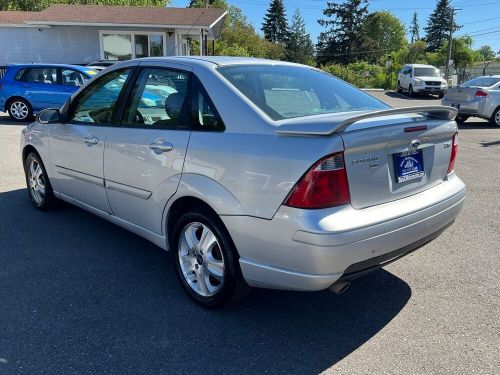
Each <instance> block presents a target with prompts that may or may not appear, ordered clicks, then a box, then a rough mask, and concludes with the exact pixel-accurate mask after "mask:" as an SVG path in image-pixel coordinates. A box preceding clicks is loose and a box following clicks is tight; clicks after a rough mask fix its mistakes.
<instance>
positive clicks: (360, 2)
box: [317, 0, 368, 64]
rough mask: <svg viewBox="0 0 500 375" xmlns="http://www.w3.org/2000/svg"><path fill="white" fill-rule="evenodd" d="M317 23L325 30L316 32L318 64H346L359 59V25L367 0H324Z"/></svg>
mask: <svg viewBox="0 0 500 375" xmlns="http://www.w3.org/2000/svg"><path fill="white" fill-rule="evenodd" d="M326 4H327V7H326V9H324V10H323V15H324V16H325V17H326V18H323V19H320V20H318V23H319V24H320V25H321V26H323V27H325V28H326V29H327V30H326V31H324V32H322V33H320V35H319V38H318V44H317V51H318V57H317V60H318V63H319V64H324V63H327V62H340V63H350V62H354V61H358V60H360V59H362V58H363V55H362V54H361V53H360V51H362V47H363V44H364V43H365V41H366V40H365V39H366V38H365V37H364V34H363V33H362V27H363V23H364V20H365V18H366V16H367V15H368V1H367V0H344V1H343V2H342V3H332V2H327V3H326Z"/></svg>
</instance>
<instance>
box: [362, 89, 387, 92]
mask: <svg viewBox="0 0 500 375" xmlns="http://www.w3.org/2000/svg"><path fill="white" fill-rule="evenodd" d="M361 90H363V91H368V92H370V91H373V92H383V91H385V90H384V89H361Z"/></svg>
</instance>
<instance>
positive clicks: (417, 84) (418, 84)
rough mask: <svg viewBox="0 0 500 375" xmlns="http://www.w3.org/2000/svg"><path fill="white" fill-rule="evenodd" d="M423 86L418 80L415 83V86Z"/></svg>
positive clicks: (422, 82)
mask: <svg viewBox="0 0 500 375" xmlns="http://www.w3.org/2000/svg"><path fill="white" fill-rule="evenodd" d="M423 85H424V81H422V80H420V79H419V80H417V81H415V86H423Z"/></svg>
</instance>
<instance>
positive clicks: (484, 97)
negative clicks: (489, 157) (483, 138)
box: [441, 75, 500, 126]
mask: <svg viewBox="0 0 500 375" xmlns="http://www.w3.org/2000/svg"><path fill="white" fill-rule="evenodd" d="M441 103H442V104H443V105H447V106H450V107H455V108H457V109H458V115H457V118H456V120H457V122H459V123H461V122H464V121H466V120H467V119H468V118H469V117H480V118H484V119H486V120H489V122H490V124H491V125H493V126H500V75H495V76H484V77H477V78H474V79H471V80H470V81H467V82H464V83H462V84H461V85H460V86H457V87H451V88H449V89H448V91H447V92H446V95H445V96H444V98H443V100H442V101H441Z"/></svg>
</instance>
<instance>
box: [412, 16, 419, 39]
mask: <svg viewBox="0 0 500 375" xmlns="http://www.w3.org/2000/svg"><path fill="white" fill-rule="evenodd" d="M410 35H411V39H410V40H411V43H412V44H413V42H415V41H417V40H419V39H420V26H419V25H418V18H417V12H413V18H412V20H411V26H410Z"/></svg>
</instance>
